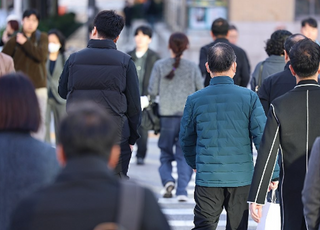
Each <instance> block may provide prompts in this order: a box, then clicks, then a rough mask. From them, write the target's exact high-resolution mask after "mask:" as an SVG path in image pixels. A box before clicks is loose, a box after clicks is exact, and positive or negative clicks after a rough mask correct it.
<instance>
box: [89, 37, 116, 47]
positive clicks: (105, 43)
mask: <svg viewBox="0 0 320 230" xmlns="http://www.w3.org/2000/svg"><path fill="white" fill-rule="evenodd" d="M87 47H88V48H100V49H115V50H116V49H117V46H116V44H115V43H114V42H113V41H112V40H111V39H102V40H98V39H90V40H89V42H88V46H87Z"/></svg>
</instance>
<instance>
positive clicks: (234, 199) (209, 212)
mask: <svg viewBox="0 0 320 230" xmlns="http://www.w3.org/2000/svg"><path fill="white" fill-rule="evenodd" d="M249 189H250V185H247V186H241V187H231V188H227V187H226V188H224V187H202V186H198V185H196V187H195V193H194V199H195V201H196V206H195V208H194V225H195V227H194V228H193V229H201V230H214V229H216V228H217V226H218V222H219V218H220V214H221V212H222V210H223V208H225V210H226V212H227V226H226V230H247V229H248V216H249V205H248V203H247V198H248V194H249Z"/></svg>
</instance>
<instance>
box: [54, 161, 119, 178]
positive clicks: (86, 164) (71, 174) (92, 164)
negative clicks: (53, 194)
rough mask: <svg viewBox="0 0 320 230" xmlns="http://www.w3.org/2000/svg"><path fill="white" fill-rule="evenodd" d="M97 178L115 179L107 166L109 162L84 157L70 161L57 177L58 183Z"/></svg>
mask: <svg viewBox="0 0 320 230" xmlns="http://www.w3.org/2000/svg"><path fill="white" fill-rule="evenodd" d="M96 176H102V177H107V178H110V179H112V178H115V177H114V175H113V173H112V171H111V170H110V169H109V168H108V166H107V160H105V159H103V158H102V157H99V156H82V157H75V158H74V159H69V160H68V161H67V164H66V166H65V167H64V168H63V170H62V171H61V173H60V174H59V176H58V177H57V181H64V180H70V179H75V178H84V177H85V178H87V177H88V178H91V177H96Z"/></svg>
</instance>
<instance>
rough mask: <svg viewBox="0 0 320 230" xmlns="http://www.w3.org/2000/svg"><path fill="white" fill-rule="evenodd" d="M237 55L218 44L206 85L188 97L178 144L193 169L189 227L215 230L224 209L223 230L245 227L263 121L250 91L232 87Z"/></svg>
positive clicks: (210, 54)
mask: <svg viewBox="0 0 320 230" xmlns="http://www.w3.org/2000/svg"><path fill="white" fill-rule="evenodd" d="M236 66H237V63H236V55H235V53H234V51H233V49H232V48H231V46H230V45H228V44H225V43H217V44H216V45H214V46H212V47H211V48H210V49H209V51H208V62H207V63H206V68H207V71H208V72H209V73H210V76H211V78H212V79H211V81H210V85H209V86H208V87H206V88H204V89H202V90H200V91H198V92H196V93H194V94H192V95H190V96H189V97H188V99H187V102H186V105H185V109H184V114H183V118H182V120H181V128H180V142H181V147H182V150H183V152H184V156H185V159H186V161H187V163H188V164H189V165H190V166H191V167H192V168H193V169H194V171H196V187H195V195H194V197H195V201H196V206H195V209H194V214H195V216H194V224H195V227H194V228H193V229H203V230H204V229H206V230H207V229H210V230H212V229H216V227H217V225H218V222H219V216H220V214H221V212H222V209H223V207H224V208H225V209H226V211H227V227H226V229H241V230H242V229H243V230H244V229H247V227H248V204H247V197H248V193H249V188H250V183H251V179H252V174H253V167H254V164H253V155H252V141H253V142H254V144H255V147H256V148H257V149H258V148H259V144H260V140H261V137H262V134H263V130H264V126H265V122H266V117H265V114H264V110H263V108H262V106H261V103H260V101H259V98H258V96H257V94H256V93H254V92H253V91H251V90H249V89H246V88H243V87H239V86H237V85H235V84H234V82H233V79H232V78H233V76H234V75H235V71H236Z"/></svg>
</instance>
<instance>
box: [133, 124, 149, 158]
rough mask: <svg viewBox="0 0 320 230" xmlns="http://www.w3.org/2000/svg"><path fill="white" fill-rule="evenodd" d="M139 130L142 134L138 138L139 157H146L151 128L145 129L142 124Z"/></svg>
mask: <svg viewBox="0 0 320 230" xmlns="http://www.w3.org/2000/svg"><path fill="white" fill-rule="evenodd" d="M138 132H139V134H140V138H139V139H138V140H137V146H138V149H137V155H136V156H137V158H142V159H144V158H145V157H146V154H147V144H148V134H149V130H148V129H145V128H144V127H143V126H142V125H141V126H140V127H139V129H138Z"/></svg>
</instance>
